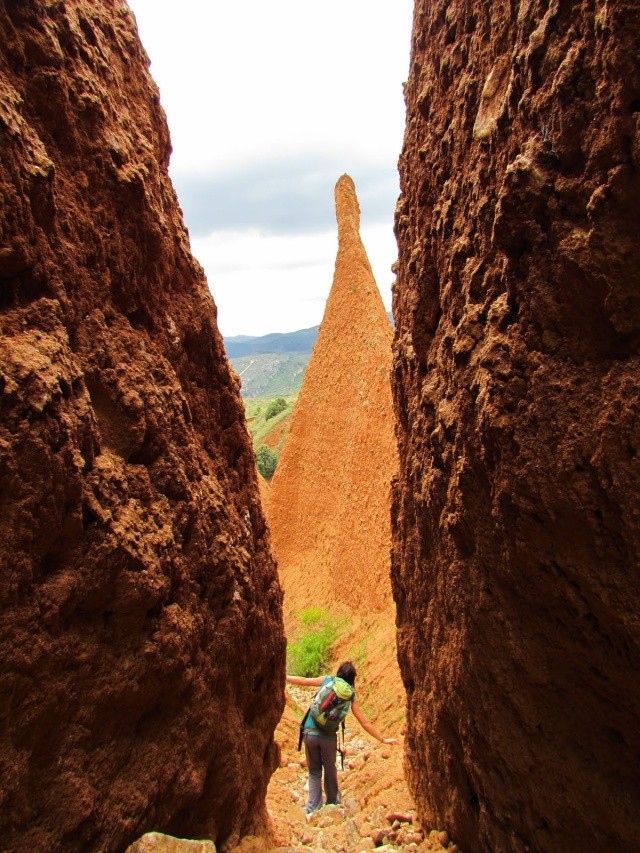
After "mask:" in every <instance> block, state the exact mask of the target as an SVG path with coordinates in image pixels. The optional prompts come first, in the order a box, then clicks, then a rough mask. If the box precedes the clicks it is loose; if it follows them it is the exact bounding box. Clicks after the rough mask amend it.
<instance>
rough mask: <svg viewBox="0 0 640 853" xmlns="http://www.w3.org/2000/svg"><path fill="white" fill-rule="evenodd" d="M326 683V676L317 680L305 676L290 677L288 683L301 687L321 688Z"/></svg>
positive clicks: (320, 676)
mask: <svg viewBox="0 0 640 853" xmlns="http://www.w3.org/2000/svg"><path fill="white" fill-rule="evenodd" d="M323 681H324V676H322V675H319V676H318V677H317V678H305V677H304V676H303V675H288V676H287V682H288V683H289V684H298V685H299V686H300V687H320V686H321V684H322V682H323Z"/></svg>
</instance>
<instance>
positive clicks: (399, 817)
mask: <svg viewBox="0 0 640 853" xmlns="http://www.w3.org/2000/svg"><path fill="white" fill-rule="evenodd" d="M387 820H388V821H389V823H394V821H399V822H400V823H413V815H412V814H403V813H401V812H390V813H389V814H388V815H387Z"/></svg>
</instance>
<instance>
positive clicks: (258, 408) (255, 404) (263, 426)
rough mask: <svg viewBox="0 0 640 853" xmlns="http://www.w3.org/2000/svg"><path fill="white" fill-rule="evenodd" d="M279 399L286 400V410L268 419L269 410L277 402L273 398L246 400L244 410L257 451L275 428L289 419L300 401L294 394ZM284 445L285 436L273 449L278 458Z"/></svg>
mask: <svg viewBox="0 0 640 853" xmlns="http://www.w3.org/2000/svg"><path fill="white" fill-rule="evenodd" d="M279 399H281V400H284V402H285V408H284V409H281V410H280V411H279V412H278V413H277V414H275V415H272V416H271V417H269V418H268V419H267V413H268V411H269V408H270V406H271V405H272V403H274V402H275V400H273V398H269V397H253V398H252V399H250V400H249V399H246V398H245V400H244V410H245V413H246V416H247V425H248V427H249V432H250V433H251V438H252V439H253V446H254V448H256V449H257V448H258V447H260V445H261V444H262V443H263V441H264V439H265V437H266V436H267V435H268V434H269V433H270V432H271V430H273V429H275V427H276V426H277V425H278V424H279V423H280V421H283V420H284V419H285V418H288V417H289V415H290V414H291V412H292V411H293V407H294V405H295V402H296V400H297V399H298V395H297V394H292V395H291V396H289V397H280V398H279ZM283 443H284V434H283V436H282V439H281V441H280V442H279V443H278V445H277V446H276V447H273V448H272V449H273V450H274V451H275V453H276V455H277V456H279V455H280V450H281V449H282V444H283Z"/></svg>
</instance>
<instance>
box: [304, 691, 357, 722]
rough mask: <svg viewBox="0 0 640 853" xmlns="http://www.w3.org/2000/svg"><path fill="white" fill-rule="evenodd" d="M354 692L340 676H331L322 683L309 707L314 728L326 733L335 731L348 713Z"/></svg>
mask: <svg viewBox="0 0 640 853" xmlns="http://www.w3.org/2000/svg"><path fill="white" fill-rule="evenodd" d="M354 693H355V691H354V689H353V687H352V686H351V685H350V684H349V683H348V682H346V681H345V680H344V679H342V678H337V677H336V678H332V679H331V681H328V682H327V683H326V684H323V685H322V687H321V688H320V690H318V692H317V693H316V695H315V696H314V697H313V700H312V702H311V706H310V708H309V713H310V714H311V719H312V720H313V722H314V725H315V726H316V728H318V729H320V731H322V732H327V733H328V734H333V733H334V732H337V731H338V729H339V728H340V723H341V722H342V721H343V720H344V718H345V717H346V716H347V714H348V713H349V708H350V707H351V700H352V699H353V696H354Z"/></svg>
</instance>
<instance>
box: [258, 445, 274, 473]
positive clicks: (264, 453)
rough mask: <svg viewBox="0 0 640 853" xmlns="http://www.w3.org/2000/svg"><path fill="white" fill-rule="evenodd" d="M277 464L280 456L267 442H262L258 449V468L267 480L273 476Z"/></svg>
mask: <svg viewBox="0 0 640 853" xmlns="http://www.w3.org/2000/svg"><path fill="white" fill-rule="evenodd" d="M277 464H278V457H277V456H276V454H275V453H274V452H273V450H271V449H270V448H269V447H267V445H266V444H261V445H260V447H259V448H258V449H257V450H256V468H257V469H258V471H259V472H260V473H261V474H262V476H263V477H264V478H265V480H270V479H271V478H272V477H273V475H274V472H275V470H276V465H277Z"/></svg>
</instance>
